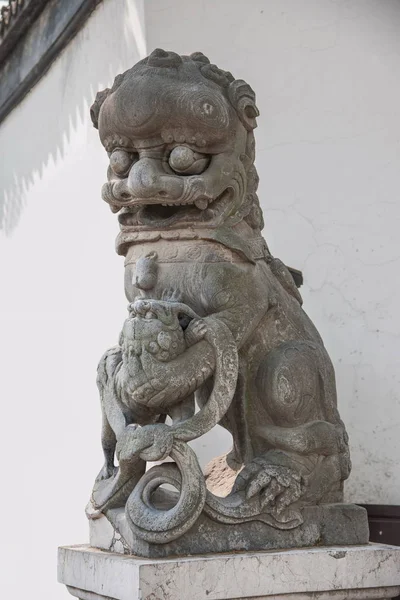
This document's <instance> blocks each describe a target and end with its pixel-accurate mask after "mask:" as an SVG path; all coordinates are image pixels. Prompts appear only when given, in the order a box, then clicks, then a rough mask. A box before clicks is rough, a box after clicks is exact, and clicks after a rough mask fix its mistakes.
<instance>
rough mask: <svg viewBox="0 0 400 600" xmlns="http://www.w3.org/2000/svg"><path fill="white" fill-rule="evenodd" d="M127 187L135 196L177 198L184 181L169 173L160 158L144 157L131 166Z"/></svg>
mask: <svg viewBox="0 0 400 600" xmlns="http://www.w3.org/2000/svg"><path fill="white" fill-rule="evenodd" d="M127 188H128V189H129V191H130V193H131V194H132V196H133V197H134V198H154V199H158V198H160V202H162V199H163V198H166V201H167V200H168V199H170V200H177V199H178V198H179V197H180V196H181V195H182V192H183V181H182V180H181V179H180V178H179V177H177V176H176V175H168V174H167V173H166V172H165V171H164V169H163V167H162V163H161V161H160V160H159V159H155V158H148V157H144V158H141V159H140V160H138V161H137V162H136V163H135V164H134V165H133V166H132V168H131V170H130V172H129V175H128V181H127Z"/></svg>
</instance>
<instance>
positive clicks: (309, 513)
mask: <svg viewBox="0 0 400 600" xmlns="http://www.w3.org/2000/svg"><path fill="white" fill-rule="evenodd" d="M364 511H365V509H363V508H361V507H360V506H355V505H354V504H350V505H349V504H323V505H321V506H308V507H306V508H304V510H303V518H304V522H303V523H302V524H301V525H299V526H298V527H296V528H295V529H289V530H280V529H277V528H276V527H272V526H271V525H268V524H267V523H263V522H261V521H248V522H245V523H241V524H240V527H234V526H232V525H231V524H224V523H217V522H215V521H212V520H211V519H210V518H209V517H207V515H205V514H204V513H203V514H201V515H200V516H199V518H198V519H197V521H196V522H195V524H194V525H193V526H192V527H191V529H189V531H187V532H186V533H185V535H183V536H181V537H179V538H178V539H176V540H174V541H172V542H169V543H166V544H148V543H146V542H145V541H143V540H141V539H140V538H138V537H137V536H135V535H134V533H133V531H132V530H131V528H130V526H129V522H128V521H127V518H126V515H125V511H124V509H122V508H119V509H113V510H109V511H107V517H105V516H104V517H102V518H100V519H95V520H92V521H91V523H90V545H91V546H93V547H95V548H100V549H102V550H109V551H113V552H120V553H122V554H134V555H136V556H146V557H149V558H166V557H168V556H190V555H196V554H209V553H212V552H229V551H230V550H231V549H232V548H235V550H236V551H239V552H244V551H254V550H276V549H279V548H282V547H283V548H302V547H307V546H336V545H338V544H341V545H352V544H367V543H368V538H369V535H368V534H369V532H368V524H367V522H366V519H365V512H364Z"/></svg>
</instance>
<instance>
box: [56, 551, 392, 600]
mask: <svg viewBox="0 0 400 600" xmlns="http://www.w3.org/2000/svg"><path fill="white" fill-rule="evenodd" d="M58 580H59V582H60V583H64V584H65V585H66V586H67V588H68V590H69V591H70V593H71V594H72V595H73V596H75V597H76V598H80V599H81V600H233V599H235V600H245V599H249V600H250V599H251V600H262V599H266V598H268V599H270V600H278V598H279V600H306V599H311V598H315V600H353V599H354V600H380V599H382V600H383V599H389V598H393V597H394V596H397V595H398V594H400V547H396V546H386V545H383V544H366V545H362V546H351V547H349V546H342V547H340V546H336V547H331V548H303V549H297V550H280V551H273V552H272V551H269V552H257V553H254V552H249V553H246V554H244V553H237V554H234V553H231V554H214V555H207V556H196V557H187V558H169V559H151V560H150V559H143V558H136V557H133V556H128V555H122V554H117V553H115V552H114V553H113V552H105V551H102V550H98V549H94V548H92V547H90V546H68V547H62V548H59V555H58Z"/></svg>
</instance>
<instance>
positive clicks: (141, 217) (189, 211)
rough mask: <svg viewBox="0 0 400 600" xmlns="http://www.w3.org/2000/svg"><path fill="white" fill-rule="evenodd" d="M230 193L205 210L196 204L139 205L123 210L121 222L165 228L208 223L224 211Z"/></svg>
mask: <svg viewBox="0 0 400 600" xmlns="http://www.w3.org/2000/svg"><path fill="white" fill-rule="evenodd" d="M229 197H230V192H229V191H228V190H225V191H224V192H223V193H222V194H220V195H219V196H218V197H217V198H216V199H215V200H214V201H212V202H210V203H207V204H206V205H205V208H199V203H198V202H197V203H196V204H194V203H193V204H173V203H156V202H152V201H150V202H149V203H148V204H137V205H136V206H130V207H125V208H123V209H122V211H121V213H120V216H119V221H120V223H121V224H122V225H130V226H135V225H136V226H144V227H151V228H163V227H167V226H171V225H174V224H180V223H182V224H183V223H189V224H190V223H193V224H194V223H207V222H209V221H211V220H212V219H213V218H214V217H215V216H216V215H217V214H220V213H221V212H222V211H223V206H224V203H225V202H226V201H229Z"/></svg>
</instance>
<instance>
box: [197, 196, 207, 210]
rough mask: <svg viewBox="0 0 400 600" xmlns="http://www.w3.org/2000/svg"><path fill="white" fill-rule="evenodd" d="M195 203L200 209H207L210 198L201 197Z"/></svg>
mask: <svg viewBox="0 0 400 600" xmlns="http://www.w3.org/2000/svg"><path fill="white" fill-rule="evenodd" d="M194 204H195V206H197V208H198V209H199V210H205V209H206V208H207V206H208V200H206V198H199V199H198V200H196V201H195V203H194Z"/></svg>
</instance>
